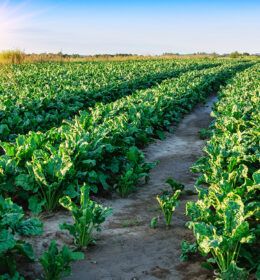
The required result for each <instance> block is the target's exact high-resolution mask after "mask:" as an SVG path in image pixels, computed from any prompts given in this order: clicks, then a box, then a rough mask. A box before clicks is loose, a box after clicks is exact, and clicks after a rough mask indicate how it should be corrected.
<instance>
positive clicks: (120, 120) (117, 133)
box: [0, 59, 260, 280]
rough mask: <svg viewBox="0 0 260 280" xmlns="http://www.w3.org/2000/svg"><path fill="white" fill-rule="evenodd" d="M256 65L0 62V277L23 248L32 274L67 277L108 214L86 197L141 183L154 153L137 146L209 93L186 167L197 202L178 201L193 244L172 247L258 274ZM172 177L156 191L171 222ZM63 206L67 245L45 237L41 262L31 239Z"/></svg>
mask: <svg viewBox="0 0 260 280" xmlns="http://www.w3.org/2000/svg"><path fill="white" fill-rule="evenodd" d="M259 72H260V64H259V63H258V62H257V61H256V60H246V61H243V60H221V59H201V60H195V59H194V60H191V59H190V60H159V59H158V60H149V61H145V60H143V61H124V62H74V63H70V62H68V63H58V62H52V63H38V64H37V63H34V64H31V63H28V64H20V65H16V64H13V65H5V66H1V65H0V225H1V227H0V274H1V276H0V280H2V279H3V280H4V279H24V277H23V276H22V275H20V274H19V272H18V271H19V260H20V259H19V258H20V257H19V256H20V255H22V256H25V257H26V258H28V259H29V260H30V261H32V262H33V261H38V262H39V263H40V264H41V265H42V271H43V274H42V275H41V276H39V278H40V279H47V280H50V279H57V280H58V279H63V278H64V277H66V276H69V275H70V274H71V267H70V263H71V262H72V261H75V260H80V259H83V258H84V254H83V253H82V252H85V251H84V250H86V247H87V246H88V245H89V244H93V243H95V240H94V238H93V233H94V232H95V231H100V230H101V224H102V223H103V222H104V221H105V220H106V218H107V217H108V215H112V213H113V209H112V208H111V207H104V206H102V204H100V203H97V202H96V201H94V200H92V199H91V197H92V196H93V195H95V196H100V197H102V196H109V194H111V193H115V192H117V193H119V194H120V196H121V197H122V198H125V197H127V196H128V195H129V194H130V193H132V192H134V191H136V190H137V189H138V187H139V185H140V182H141V181H143V180H145V181H146V182H148V181H149V171H150V170H151V169H152V168H154V167H155V166H156V165H157V164H159V162H146V160H145V156H144V154H143V152H142V148H144V147H145V146H147V145H148V144H149V143H150V142H152V141H154V140H155V139H162V140H163V139H165V137H166V136H165V132H166V131H170V132H173V133H174V131H172V125H177V124H178V123H179V122H180V120H181V118H182V117H183V116H184V115H185V114H188V113H189V112H190V111H191V110H192V109H193V107H194V106H195V105H196V104H198V103H200V102H205V100H206V98H207V96H208V95H209V94H212V93H217V95H218V98H219V101H218V102H217V103H216V104H215V106H214V108H213V112H212V117H213V122H212V124H211V126H210V130H211V131H210V132H208V135H210V139H209V141H208V142H207V143H206V146H205V148H204V151H205V156H204V157H202V158H200V159H199V160H198V161H197V162H196V163H195V164H194V166H192V167H191V171H192V172H198V174H199V176H198V180H197V182H196V183H195V186H194V187H195V188H194V191H195V190H196V191H197V193H198V200H197V202H194V201H191V202H189V203H187V205H186V211H187V215H188V216H189V218H190V221H189V222H188V223H187V226H188V227H189V228H190V229H191V230H192V232H193V234H194V237H195V238H196V242H195V243H194V244H189V243H188V242H187V241H184V243H183V244H182V245H181V244H180V247H181V248H182V251H183V254H182V258H183V259H184V260H187V259H189V258H192V254H193V253H194V252H195V251H200V252H201V254H202V255H203V258H204V262H203V263H202V266H203V267H206V268H208V269H211V270H212V271H214V275H215V276H214V277H215V279H223V280H236V279H237V280H238V279H241V280H243V279H260V249H259V236H260V225H259V218H260V169H259V167H260V164H259V160H260V150H259V139H260V131H259V122H260V110H259V109H260V80H259V79H260V76H259ZM168 182H169V184H170V185H171V187H172V192H164V194H163V196H161V197H160V196H158V197H157V200H158V202H159V204H160V207H161V209H162V211H163V213H164V215H165V218H166V226H167V227H168V226H169V225H170V222H171V218H172V214H173V211H174V210H175V208H176V207H177V206H178V201H177V199H178V198H179V199H180V197H179V195H180V193H181V192H182V191H183V189H184V188H185V187H184V186H183V185H182V184H178V183H176V182H174V181H173V180H172V181H171V180H169V181H168ZM180 183H181V182H180ZM140 191H142V190H140ZM62 208H65V209H67V210H68V211H69V212H70V213H71V215H72V217H73V220H74V224H67V223H65V222H64V223H62V224H61V225H60V229H62V230H67V231H68V232H69V233H70V235H72V236H73V239H74V243H75V246H74V247H73V248H68V247H67V246H65V245H64V247H63V248H62V249H60V248H58V247H57V246H56V243H55V240H53V241H52V242H51V243H50V244H49V247H48V249H47V251H46V252H45V253H43V255H42V256H41V257H40V258H38V260H37V259H36V258H35V256H34V251H33V246H32V245H31V244H30V242H28V237H30V236H35V235H41V233H42V231H43V227H44V225H43V223H42V222H40V220H39V217H40V216H41V215H42V213H46V212H51V211H60V209H62ZM173 215H174V214H173ZM147 223H148V224H149V225H150V221H147ZM155 224H156V219H154V220H153V221H152V222H151V226H152V227H155ZM97 246H98V245H97ZM86 254H88V251H86ZM212 275H213V272H212ZM250 277H251V278H250ZM252 277H255V278H252Z"/></svg>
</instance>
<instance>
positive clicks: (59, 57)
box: [0, 50, 260, 63]
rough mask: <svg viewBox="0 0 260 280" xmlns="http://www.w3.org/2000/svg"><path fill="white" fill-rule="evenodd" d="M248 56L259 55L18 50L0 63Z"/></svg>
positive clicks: (5, 53)
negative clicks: (71, 52)
mask: <svg viewBox="0 0 260 280" xmlns="http://www.w3.org/2000/svg"><path fill="white" fill-rule="evenodd" d="M249 56H254V57H255V56H260V54H253V55H250V54H249V53H247V52H244V53H239V52H238V51H234V52H232V53H230V54H218V53H216V52H213V53H206V52H197V53H192V54H179V53H171V52H166V53H163V54H162V55H154V56H152V55H145V56H144V55H137V54H128V53H117V54H95V55H80V54H76V53H75V54H66V53H63V52H62V51H60V52H58V53H40V54H36V53H30V54H26V53H25V52H23V51H20V50H6V51H2V52H1V53H0V63H1V62H2V63H22V62H45V61H46V62H48V61H59V62H66V61H82V60H89V61H93V60H134V59H155V58H166V59H167V58H190V57H191V58H217V57H229V58H240V57H249Z"/></svg>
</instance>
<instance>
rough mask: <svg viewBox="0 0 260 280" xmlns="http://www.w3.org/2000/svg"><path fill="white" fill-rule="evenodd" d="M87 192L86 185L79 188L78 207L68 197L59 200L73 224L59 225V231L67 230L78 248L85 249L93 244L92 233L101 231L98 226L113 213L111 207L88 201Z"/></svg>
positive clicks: (88, 189)
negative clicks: (70, 216) (71, 217)
mask: <svg viewBox="0 0 260 280" xmlns="http://www.w3.org/2000/svg"><path fill="white" fill-rule="evenodd" d="M89 191H90V188H89V187H88V186H86V185H85V186H83V187H82V188H81V196H80V207H78V206H77V205H76V204H74V203H73V202H72V201H71V199H70V197H68V196H65V197H63V198H61V199H60V204H61V205H62V206H63V207H64V208H66V209H68V210H69V211H70V212H71V214H72V216H73V219H74V222H75V223H74V224H73V225H69V224H67V223H63V224H61V225H60V229H65V230H68V231H69V233H70V234H71V235H72V236H73V237H74V239H75V244H76V245H77V246H78V247H86V246H88V244H89V243H90V242H93V237H92V233H93V231H94V230H97V231H101V228H100V225H101V224H102V223H103V222H104V221H105V219H106V218H107V216H108V215H110V214H111V213H112V212H113V209H112V208H111V207H110V208H107V207H103V206H102V205H100V204H97V203H96V202H95V201H92V200H90V198H89Z"/></svg>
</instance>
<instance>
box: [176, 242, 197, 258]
mask: <svg viewBox="0 0 260 280" xmlns="http://www.w3.org/2000/svg"><path fill="white" fill-rule="evenodd" d="M197 250H198V246H197V243H194V244H190V243H189V242H188V241H183V242H182V243H181V251H182V254H181V255H180V259H181V260H182V261H187V260H188V259H189V257H190V255H191V254H194V253H197Z"/></svg>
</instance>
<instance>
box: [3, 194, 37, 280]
mask: <svg viewBox="0 0 260 280" xmlns="http://www.w3.org/2000/svg"><path fill="white" fill-rule="evenodd" d="M41 233H42V224H41V223H40V221H39V220H37V219H27V220H26V219H25V218H24V213H23V209H22V207H20V206H18V205H17V204H15V203H13V202H12V201H11V199H10V198H7V199H4V198H3V197H2V196H0V271H1V272H4V275H2V276H0V279H23V278H22V277H21V276H20V275H19V273H18V272H17V270H16V257H17V256H18V255H22V256H24V257H26V258H28V259H29V260H32V261H33V260H34V252H33V248H32V245H31V244H30V243H28V242H25V241H23V240H22V238H23V237H28V236H34V235H40V234H41ZM1 277H2V278H1Z"/></svg>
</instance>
